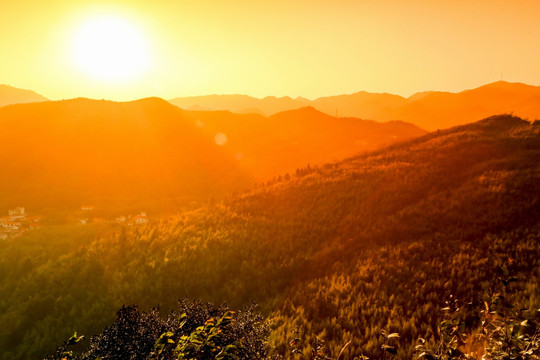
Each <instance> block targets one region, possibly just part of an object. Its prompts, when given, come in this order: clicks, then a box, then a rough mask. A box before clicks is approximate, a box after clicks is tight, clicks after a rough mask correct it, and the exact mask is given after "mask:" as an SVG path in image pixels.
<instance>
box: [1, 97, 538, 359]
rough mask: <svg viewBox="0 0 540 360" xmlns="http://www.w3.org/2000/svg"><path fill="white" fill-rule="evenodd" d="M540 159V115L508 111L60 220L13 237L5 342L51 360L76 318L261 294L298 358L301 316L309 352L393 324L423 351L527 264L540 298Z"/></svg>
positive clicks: (376, 342) (520, 276) (377, 340)
mask: <svg viewBox="0 0 540 360" xmlns="http://www.w3.org/2000/svg"><path fill="white" fill-rule="evenodd" d="M298 111H299V112H300V114H306V117H312V116H313V115H317V113H316V112H315V110H313V109H309V108H307V109H301V110H298ZM300 114H298V113H297V114H296V116H295V117H296V118H299V117H300V116H299V115H300ZM287 115H288V114H287V113H285V114H281V115H280V116H283V117H285V118H286V117H287ZM319 116H320V121H325V118H326V117H327V115H319ZM269 121H270V120H269ZM273 121H276V122H277V121H280V120H279V116H277V117H276V118H274V119H273ZM539 158H540V127H539V126H538V125H533V124H530V123H529V122H527V121H523V120H521V119H519V118H516V117H512V116H496V117H491V118H488V119H485V120H483V121H480V122H476V123H473V124H468V125H463V126H459V127H454V128H451V129H447V130H441V131H437V132H433V133H430V134H427V135H425V136H422V137H419V138H415V139H412V140H410V141H407V142H402V143H398V144H394V145H392V146H390V147H387V148H384V149H380V150H377V151H374V152H369V153H365V154H362V155H359V156H354V157H351V158H349V159H346V160H343V161H339V162H335V163H328V164H326V165H323V166H310V167H305V168H302V169H299V170H298V171H296V172H295V174H293V175H291V176H289V177H282V178H281V179H280V180H275V181H272V182H269V183H267V184H265V185H260V186H258V187H257V188H256V189H253V190H252V191H249V192H247V193H244V194H241V195H238V196H234V197H232V198H230V199H229V200H227V201H223V202H221V203H217V204H208V205H206V206H203V207H201V208H199V209H197V210H193V211H186V212H184V213H181V214H179V215H178V216H175V217H171V218H167V219H163V220H161V221H156V222H154V223H151V224H149V225H147V226H143V227H131V228H129V227H128V228H124V227H120V226H118V225H117V226H112V225H111V226H108V227H106V226H105V225H103V226H95V227H86V228H80V227H79V228H44V229H41V230H38V231H35V232H32V233H28V234H26V235H24V236H22V237H20V238H18V239H14V240H13V241H11V240H8V241H5V242H4V243H3V246H2V247H0V284H1V285H0V299H2V301H1V302H0V324H2V326H1V327H0V350H2V352H3V354H4V356H5V357H6V359H26V358H36V357H37V356H38V355H43V354H44V353H46V352H52V351H53V350H54V346H55V345H56V344H59V343H61V341H62V340H63V339H66V338H68V337H69V336H71V335H72V333H73V330H75V329H76V330H78V331H79V333H84V334H88V335H89V334H92V333H95V332H97V331H101V329H102V328H103V326H105V325H106V324H108V323H109V322H110V321H112V318H113V316H114V312H115V310H116V309H118V308H120V306H121V305H122V304H131V303H137V304H140V305H141V306H143V308H148V307H150V306H153V305H156V304H158V303H159V304H161V305H162V310H163V311H166V310H168V309H171V308H173V307H174V306H175V303H176V300H177V299H178V298H181V297H183V296H184V295H187V296H189V297H191V298H197V299H201V300H203V301H213V302H215V303H222V302H227V303H229V304H232V305H233V306H241V305H243V304H248V303H250V302H251V301H253V300H255V301H257V302H259V303H261V304H262V306H263V309H264V310H265V311H266V312H267V313H269V314H270V316H271V317H272V323H273V334H272V338H271V340H272V343H274V344H276V346H277V350H278V351H280V352H281V353H282V354H284V355H285V357H286V358H290V357H292V356H293V355H291V352H290V347H289V346H288V344H289V342H290V340H291V339H292V338H294V337H296V336H297V335H296V334H294V333H293V331H294V329H298V330H299V331H300V335H299V338H300V341H302V344H303V345H302V347H301V350H302V351H303V352H304V353H306V354H310V353H311V347H310V346H314V345H313V344H316V343H317V341H316V338H317V337H318V338H322V339H324V340H325V341H326V343H325V344H326V346H327V347H328V348H329V350H330V353H331V354H333V355H334V356H335V355H336V354H337V353H338V352H339V350H340V349H341V348H342V347H343V345H344V344H345V343H347V342H348V341H349V340H351V343H350V346H349V347H347V349H346V350H345V352H344V355H343V358H347V359H350V358H353V357H355V356H359V355H360V354H364V355H366V356H368V357H370V358H372V359H378V358H380V354H381V345H382V342H381V341H383V340H381V337H380V331H381V330H382V329H385V330H387V331H388V332H397V333H399V335H400V337H399V339H396V340H395V341H397V343H398V344H399V346H398V349H397V357H396V358H397V359H410V351H411V348H414V345H416V344H417V340H418V338H419V337H423V338H426V339H427V340H428V341H430V340H433V339H435V338H436V337H437V330H436V324H437V323H438V322H439V320H440V316H442V315H441V313H440V311H439V310H440V308H441V306H444V305H443V303H444V301H445V300H446V299H447V298H448V296H449V295H451V294H452V295H454V297H455V298H457V299H458V300H459V301H460V303H459V304H463V306H462V310H461V311H462V313H461V314H462V320H463V323H462V325H463V328H464V330H463V331H466V332H467V333H468V334H475V331H476V330H477V326H478V324H479V321H480V320H479V318H478V315H477V314H478V312H472V311H473V310H478V308H480V309H483V308H484V306H485V305H484V301H485V300H486V297H485V294H488V295H489V294H493V293H497V292H499V293H500V291H501V290H500V288H501V286H503V283H502V282H501V281H500V280H499V279H503V280H505V279H508V278H509V277H512V279H513V282H512V283H511V284H510V285H508V286H509V287H508V292H506V290H505V296H506V297H507V298H513V301H516V302H517V303H519V306H520V307H523V308H529V309H537V308H538V307H539V306H540V294H539V293H538V286H537V284H538V283H539V281H540V273H539V272H538V269H540V263H539V261H540V260H539V259H540V246H539V243H540V221H539V219H540V163H539V162H538V159H539ZM21 259H26V260H24V261H22V262H21ZM514 280H515V281H514ZM505 281H506V280H505ZM506 282H507V283H508V281H506ZM466 304H471V305H470V306H469V305H466ZM469 308H472V309H473V310H469ZM475 314H476V315H475ZM32 339H39V341H32ZM308 344H311V345H308ZM383 352H384V351H383Z"/></svg>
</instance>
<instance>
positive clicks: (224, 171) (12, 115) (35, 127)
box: [0, 98, 249, 212]
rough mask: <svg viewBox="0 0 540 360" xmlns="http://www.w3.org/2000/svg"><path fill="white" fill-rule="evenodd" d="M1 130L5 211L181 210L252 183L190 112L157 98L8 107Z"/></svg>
mask: <svg viewBox="0 0 540 360" xmlns="http://www.w3.org/2000/svg"><path fill="white" fill-rule="evenodd" d="M0 127H2V129H3V131H2V132H1V133H0V143H1V144H2V151H1V152H0V161H1V162H2V164H3V165H2V173H3V175H4V176H3V177H2V179H0V195H1V196H0V211H2V212H4V211H7V208H8V207H9V208H11V207H14V206H21V205H22V206H25V207H27V208H30V209H36V210H38V209H47V208H59V209H74V208H75V209H76V208H78V207H80V206H81V205H85V204H93V205H97V206H100V207H102V208H103V207H112V208H115V207H119V208H129V207H130V206H138V208H139V209H140V210H143V209H144V208H141V207H144V206H149V207H151V208H153V209H154V208H156V207H157V204H159V206H160V207H165V208H171V207H173V208H174V207H175V204H176V205H181V204H185V203H186V202H188V201H192V200H200V199H205V198H208V197H209V196H211V195H220V194H224V193H228V192H230V191H233V190H237V189H242V188H243V186H245V185H246V184H247V183H248V181H249V178H248V177H247V176H245V175H243V174H241V172H240V171H239V170H238V168H237V167H236V161H235V160H234V159H233V158H230V157H227V156H226V155H225V154H224V153H223V152H222V151H221V149H219V147H218V146H217V145H216V144H215V143H214V142H213V140H212V139H209V138H207V137H206V136H205V135H204V134H202V133H201V132H200V130H199V129H198V128H197V127H196V126H195V125H194V124H192V123H191V122H190V121H189V120H188V119H187V117H186V115H185V113H184V112H183V111H182V110H180V109H178V108H177V107H175V106H173V105H171V104H169V103H167V102H166V101H164V100H161V99H157V98H149V99H143V100H138V101H134V102H129V103H116V102H110V101H98V100H88V99H74V100H67V101H58V102H44V103H34V104H23V105H12V106H6V107H4V108H1V109H0Z"/></svg>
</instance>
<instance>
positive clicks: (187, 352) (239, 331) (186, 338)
mask: <svg viewBox="0 0 540 360" xmlns="http://www.w3.org/2000/svg"><path fill="white" fill-rule="evenodd" d="M179 305H180V306H179V311H178V312H173V313H171V314H169V315H168V316H166V317H162V316H161V315H160V314H159V311H158V310H157V309H152V310H150V311H148V312H141V311H140V310H139V309H138V307H137V306H134V305H132V306H124V307H122V308H121V309H120V310H119V311H118V312H117V318H116V320H115V322H114V323H113V324H112V325H110V326H108V327H107V328H105V330H104V331H103V332H102V333H101V334H99V335H96V336H94V337H92V339H91V340H90V344H89V346H88V349H87V350H85V351H83V353H82V354H80V355H77V354H74V351H72V350H71V347H72V345H74V344H76V343H78V342H79V341H80V340H82V337H78V336H77V335H76V334H75V335H74V336H73V337H71V338H70V339H68V340H67V341H66V342H65V343H64V344H63V345H62V346H60V347H58V349H57V351H56V354H55V355H54V356H50V357H49V359H51V360H52V359H67V360H70V359H73V360H96V359H103V360H105V359H108V360H109V359H110V360H143V359H153V360H165V359H167V360H168V359H199V360H203V359H218V360H219V359H223V360H225V359H239V360H240V359H246V360H247V359H266V358H268V349H267V343H266V340H267V338H268V335H269V332H270V330H269V327H268V325H267V323H266V322H265V321H264V319H263V317H262V315H260V314H259V313H257V312H256V311H255V306H250V307H248V308H246V309H244V310H241V311H231V310H229V309H228V308H227V306H225V305H223V306H220V307H215V306H214V305H212V304H202V303H200V302H196V301H194V302H190V301H188V300H181V301H180V304H179Z"/></svg>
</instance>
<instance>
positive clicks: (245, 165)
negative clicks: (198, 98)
mask: <svg viewBox="0 0 540 360" xmlns="http://www.w3.org/2000/svg"><path fill="white" fill-rule="evenodd" d="M190 116H191V118H192V120H193V121H194V122H195V123H196V124H198V126H200V128H201V130H202V131H203V132H205V133H206V134H207V135H208V136H211V137H214V136H215V134H218V133H220V134H224V135H226V136H227V143H226V144H225V145H224V146H223V148H224V149H225V150H226V151H228V152H229V153H230V154H231V155H232V156H235V157H236V158H237V159H238V164H239V166H241V168H242V169H244V170H245V171H246V172H248V173H250V174H252V175H253V176H254V177H255V178H257V179H258V180H267V179H268V178H270V177H273V176H277V175H283V174H285V173H286V172H294V171H295V170H296V169H297V168H299V167H305V166H306V165H308V164H311V165H314V164H322V163H325V162H328V161H335V160H339V159H342V158H344V157H348V156H353V155H356V154H357V153H359V152H362V151H367V150H373V149H375V148H378V147H381V146H383V145H387V144H390V143H394V142H396V141H400V140H404V139H408V138H413V137H416V136H420V135H423V134H425V131H424V130H422V129H420V128H418V127H416V126H414V125H411V124H405V123H399V122H388V123H378V122H374V121H366V120H361V119H356V118H335V117H333V116H330V115H327V114H324V113H322V112H320V111H317V110H315V109H314V108H313V107H304V108H300V109H296V110H289V111H285V112H281V113H278V114H275V115H272V116H270V117H269V118H266V117H263V116H261V115H256V114H245V115H238V114H232V113H230V112H226V111H220V112H208V111H207V112H190Z"/></svg>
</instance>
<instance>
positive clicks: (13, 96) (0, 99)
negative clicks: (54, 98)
mask: <svg viewBox="0 0 540 360" xmlns="http://www.w3.org/2000/svg"><path fill="white" fill-rule="evenodd" d="M47 100H48V99H47V98H45V97H43V96H41V95H39V94H36V93H35V92H33V91H31V90H24V89H18V88H14V87H12V86H9V85H0V107H2V106H6V105H11V104H24V103H31V102H40V101H47Z"/></svg>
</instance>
